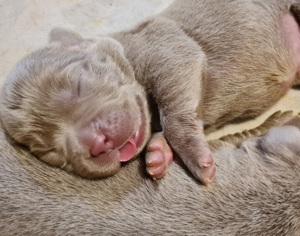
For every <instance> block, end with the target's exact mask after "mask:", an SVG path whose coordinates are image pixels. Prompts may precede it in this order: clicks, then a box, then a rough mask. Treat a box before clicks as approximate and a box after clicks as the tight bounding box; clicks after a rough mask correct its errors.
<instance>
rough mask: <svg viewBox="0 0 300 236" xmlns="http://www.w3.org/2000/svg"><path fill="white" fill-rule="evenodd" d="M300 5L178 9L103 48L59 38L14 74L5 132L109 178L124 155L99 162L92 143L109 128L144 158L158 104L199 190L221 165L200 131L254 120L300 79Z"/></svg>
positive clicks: (196, 4)
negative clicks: (134, 143) (153, 106)
mask: <svg viewBox="0 0 300 236" xmlns="http://www.w3.org/2000/svg"><path fill="white" fill-rule="evenodd" d="M292 4H293V5H292ZM291 6H292V8H291ZM297 6H299V1H296V0H295V1H294V0H261V1H253V0H246V1H240V0H233V1H232V0H224V1H219V0H201V1H199V0H197V1H196V0H195V1H193V0H189V1H185V0H177V1H175V2H174V3H173V4H172V5H171V6H170V7H169V8H168V9H167V10H165V11H164V12H163V13H161V14H159V15H156V16H153V17H150V18H149V19H147V20H145V21H143V22H142V23H140V24H138V25H137V26H136V27H134V28H133V29H130V30H126V31H123V32H119V33H116V34H113V35H110V36H109V37H104V38H103V37H102V38H100V39H98V40H87V39H83V38H82V37H81V36H79V35H77V34H75V33H72V32H67V31H63V30H61V29H55V30H53V31H52V33H51V35H50V43H49V45H48V46H46V47H45V48H43V49H40V50H37V51H36V52H34V53H32V54H30V55H29V56H27V57H26V58H25V59H23V60H22V61H21V62H19V63H18V65H17V66H16V67H15V69H14V70H13V71H12V73H11V74H10V76H9V78H8V80H7V83H6V84H5V86H4V89H3V92H2V99H1V120H2V123H3V125H4V128H5V129H6V131H7V132H8V133H9V135H10V136H11V137H12V138H13V139H14V140H16V141H17V142H19V143H22V144H25V145H26V146H28V147H29V149H30V151H31V152H32V153H33V154H35V155H36V156H38V157H39V158H40V159H41V160H43V161H45V162H46V163H48V164H50V165H53V166H58V167H61V168H64V169H66V170H68V171H73V172H75V173H77V174H79V175H81V176H83V177H87V178H95V177H104V176H109V175H112V174H114V173H115V172H116V171H117V170H118V169H119V167H120V162H119V161H118V160H119V159H118V155H117V154H116V153H117V148H116V147H115V149H116V150H115V149H114V151H115V152H112V154H111V153H110V154H109V155H105V157H104V158H102V159H99V158H98V159H97V161H95V159H93V158H92V157H91V155H90V153H89V148H91V146H93V144H91V142H92V141H90V140H91V139H92V137H91V136H93V137H94V136H96V135H97V132H100V131H99V129H100V130H101V128H102V126H103V125H104V127H105V128H106V129H107V130H108V131H106V132H110V133H113V134H115V133H118V132H119V133H120V134H118V135H116V137H114V140H117V141H118V142H120V145H118V148H119V147H121V146H122V145H123V144H124V143H126V140H128V139H129V138H130V137H132V135H133V133H139V135H140V137H141V140H140V142H139V143H138V150H137V152H136V154H138V153H139V152H140V151H141V150H142V148H143V147H144V146H145V145H146V142H147V140H149V135H150V118H149V117H150V112H151V111H149V108H148V106H149V101H148V100H147V98H148V99H150V100H151V101H152V99H151V98H154V99H153V100H154V101H155V102H156V103H157V105H158V108H159V110H160V112H161V125H162V127H163V132H164V135H165V137H166V139H167V140H168V142H169V143H170V145H171V147H172V148H173V149H174V150H175V151H176V152H177V153H178V154H179V156H180V157H181V158H182V160H183V162H184V163H185V165H186V166H187V167H188V169H189V170H190V171H191V172H192V174H193V175H194V176H195V177H196V178H197V179H198V180H200V181H202V182H204V183H206V182H209V181H211V180H212V178H213V175H214V171H213V169H212V168H213V167H214V166H213V160H212V157H211V155H210V150H209V148H208V145H207V142H206V141H205V136H204V131H203V129H205V132H206V133H208V132H211V131H213V130H215V129H217V128H219V127H222V126H223V125H225V124H227V123H229V122H235V121H236V120H237V119H239V120H242V119H249V118H252V117H255V116H257V115H259V114H261V113H262V112H263V111H265V110H266V109H268V108H269V107H270V106H272V105H273V104H274V103H275V102H277V101H278V100H279V99H280V98H281V97H282V96H283V95H284V94H285V93H286V92H287V90H288V88H289V87H290V86H291V85H292V84H294V81H299V80H295V79H297V76H298V71H299V70H298V68H299V66H300V63H299V61H300V60H299V57H300V56H299V55H300V51H299V52H298V51H297V50H298V49H299V47H298V46H299V45H300V41H299V40H298V41H297V42H296V41H293V40H294V38H295V35H296V34H297V33H298V31H299V27H298V25H297V23H296V22H297V21H298V20H299V19H298V18H299V14H298V13H299V8H298V7H297ZM290 29H292V31H291V30H290ZM296 38H297V37H296ZM298 38H299V37H298ZM298 44H299V45H298ZM103 123H104V124H103ZM99 124H100V125H99ZM125 125H126V128H124V126H125ZM126 130H127V131H126ZM101 132H102V131H101ZM141 133H142V134H141ZM88 135H90V136H88ZM86 136H88V137H86ZM112 136H113V135H112ZM119 136H122V137H119ZM81 139H83V142H81V141H80V140H81ZM120 140H121V141H120ZM85 142H86V143H88V144H86V143H85ZM121 144H122V145H121ZM114 153H115V154H114Z"/></svg>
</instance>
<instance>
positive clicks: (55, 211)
mask: <svg viewBox="0 0 300 236" xmlns="http://www.w3.org/2000/svg"><path fill="white" fill-rule="evenodd" d="M289 118H290V117H289ZM269 124H270V123H269ZM0 140H1V142H0V158H1V162H0V234H1V235H5V236H10V235H47V236H50V235H199V236H201V235H203V236H204V235H210V236H222V235H224V236H233V235H235V236H238V235H241V236H244V235H253V236H271V235H272V236H298V235H300V200H299V199H300V118H295V119H294V120H291V121H290V122H288V123H286V124H284V125H283V126H280V127H276V128H273V129H271V130H270V131H269V133H268V134H267V135H265V136H262V137H260V138H256V139H251V140H248V141H245V142H243V143H242V145H241V147H240V148H236V147H235V146H234V145H232V144H229V143H227V142H222V141H214V142H212V143H211V148H212V150H214V149H215V148H217V150H216V151H215V152H214V156H215V162H216V165H217V166H218V172H217V179H216V181H215V182H214V183H213V184H211V185H210V186H209V187H205V186H199V185H198V184H197V183H196V182H195V181H194V180H193V179H192V178H191V177H190V176H188V175H186V172H185V171H184V170H183V169H182V168H181V167H180V165H178V164H176V163H174V165H172V166H171V167H170V170H169V172H168V174H167V175H166V177H165V178H164V179H162V180H161V181H159V182H153V181H151V180H150V179H149V178H145V166H144V163H143V162H141V160H140V159H137V160H135V161H133V162H132V163H130V164H129V165H128V166H126V168H123V169H122V170H121V171H120V172H119V174H118V175H115V176H113V177H111V178H108V179H104V180H98V181H89V180H84V179H81V178H78V177H76V176H73V175H70V174H68V173H66V172H65V171H62V170H60V169H56V168H50V167H49V166H47V165H45V164H44V163H42V162H39V161H38V160H37V159H35V158H32V156H30V154H28V152H27V151H26V150H23V149H20V148H19V147H17V146H15V145H11V144H10V143H8V142H7V138H6V137H5V135H4V133H3V130H1V131H0Z"/></svg>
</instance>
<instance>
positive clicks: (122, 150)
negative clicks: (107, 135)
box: [90, 125, 144, 162]
mask: <svg viewBox="0 0 300 236" xmlns="http://www.w3.org/2000/svg"><path fill="white" fill-rule="evenodd" d="M143 138H144V127H143V125H140V126H139V128H138V129H137V131H135V132H134V133H133V134H132V135H131V136H130V137H129V139H128V140H126V141H125V142H124V143H122V144H121V145H120V146H117V147H114V145H113V143H110V141H107V143H106V145H107V149H106V150H105V151H101V149H103V141H102V140H100V141H99V139H98V137H96V138H95V139H94V143H93V145H92V146H91V148H90V153H91V157H90V158H91V160H92V161H93V162H103V161H104V159H106V158H110V159H111V160H110V161H114V160H115V161H117V160H116V159H118V161H119V162H127V161H130V160H131V159H132V158H134V157H135V156H136V154H137V151H138V149H139V147H140V146H141V144H142V142H143ZM107 161H109V160H107Z"/></svg>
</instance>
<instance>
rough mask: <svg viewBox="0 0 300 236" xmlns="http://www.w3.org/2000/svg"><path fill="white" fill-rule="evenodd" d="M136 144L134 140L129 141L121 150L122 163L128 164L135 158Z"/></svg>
mask: <svg viewBox="0 0 300 236" xmlns="http://www.w3.org/2000/svg"><path fill="white" fill-rule="evenodd" d="M136 149H137V148H136V144H135V142H134V141H133V140H129V141H128V142H127V143H126V144H125V145H124V146H123V147H122V148H121V149H120V161H121V162H126V161H129V160H130V159H131V158H133V157H134V154H135V153H136Z"/></svg>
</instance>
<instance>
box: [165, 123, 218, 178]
mask: <svg viewBox="0 0 300 236" xmlns="http://www.w3.org/2000/svg"><path fill="white" fill-rule="evenodd" d="M191 124H192V122H191ZM164 128H165V130H164V132H165V136H166V139H167V140H168V141H169V143H170V145H171V147H172V148H173V149H174V150H175V151H176V152H177V154H178V155H179V157H180V158H181V160H182V161H183V163H184V164H185V165H186V167H187V168H188V170H189V171H190V172H191V173H192V174H193V176H194V177H195V178H196V179H197V180H198V181H199V182H201V183H203V184H208V183H210V182H212V181H213V180H214V177H215V174H216V166H215V165H214V159H213V156H212V153H211V151H210V150H209V148H208V144H207V142H206V140H205V136H204V133H203V128H202V126H201V125H200V124H199V125H197V124H192V125H187V123H185V124H182V123H179V122H178V123H175V122H173V123H170V125H168V124H167V125H166V126H165V127H164Z"/></svg>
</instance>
